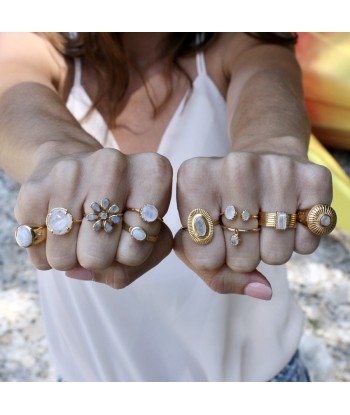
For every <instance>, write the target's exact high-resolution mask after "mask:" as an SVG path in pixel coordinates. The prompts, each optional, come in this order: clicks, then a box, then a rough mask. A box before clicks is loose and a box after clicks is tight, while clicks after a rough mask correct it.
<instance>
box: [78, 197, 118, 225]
mask: <svg viewBox="0 0 350 415" xmlns="http://www.w3.org/2000/svg"><path fill="white" fill-rule="evenodd" d="M90 207H91V209H92V212H91V213H85V215H84V217H85V218H86V219H87V220H88V221H89V222H94V224H93V226H92V229H93V230H94V231H96V232H98V231H100V230H101V229H103V230H104V231H105V232H107V233H110V232H112V230H113V227H114V225H117V224H118V223H120V222H121V221H122V217H123V213H120V208H119V206H118V205H116V204H112V205H111V203H110V201H109V199H107V198H104V199H102V200H101V202H100V203H97V202H92V203H91V205H90Z"/></svg>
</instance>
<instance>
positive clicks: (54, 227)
mask: <svg viewBox="0 0 350 415" xmlns="http://www.w3.org/2000/svg"><path fill="white" fill-rule="evenodd" d="M72 225H73V217H72V215H71V214H70V213H69V212H67V210H66V209H63V208H55V209H52V210H51V213H50V214H49V215H48V216H47V227H48V229H49V231H50V232H52V233H53V234H54V235H65V234H66V233H68V232H69V231H70V230H71V228H72Z"/></svg>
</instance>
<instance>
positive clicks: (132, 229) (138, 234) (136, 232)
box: [122, 222, 158, 242]
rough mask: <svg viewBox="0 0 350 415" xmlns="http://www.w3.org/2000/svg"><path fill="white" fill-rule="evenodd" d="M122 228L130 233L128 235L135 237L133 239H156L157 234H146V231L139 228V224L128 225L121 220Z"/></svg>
mask: <svg viewBox="0 0 350 415" xmlns="http://www.w3.org/2000/svg"><path fill="white" fill-rule="evenodd" d="M122 227H123V229H124V230H125V231H128V232H129V233H130V236H131V237H132V238H133V239H135V241H138V242H143V241H148V242H156V241H157V239H158V236H153V235H148V234H147V233H146V231H145V230H144V229H143V228H141V227H140V226H130V225H129V224H128V223H126V222H123V225H122Z"/></svg>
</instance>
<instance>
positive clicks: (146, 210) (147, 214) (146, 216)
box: [140, 204, 158, 222]
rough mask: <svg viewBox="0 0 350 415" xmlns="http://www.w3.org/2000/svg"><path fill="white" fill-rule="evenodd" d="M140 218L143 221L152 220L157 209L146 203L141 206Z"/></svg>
mask: <svg viewBox="0 0 350 415" xmlns="http://www.w3.org/2000/svg"><path fill="white" fill-rule="evenodd" d="M140 214H141V218H142V219H143V220H144V221H145V222H154V221H155V220H157V218H158V209H157V208H156V207H155V206H153V205H150V204H146V205H144V206H142V208H141V212H140Z"/></svg>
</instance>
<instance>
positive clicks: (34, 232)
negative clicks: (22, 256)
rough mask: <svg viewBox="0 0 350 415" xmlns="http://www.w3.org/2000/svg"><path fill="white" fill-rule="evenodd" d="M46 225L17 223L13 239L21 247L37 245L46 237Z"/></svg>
mask: <svg viewBox="0 0 350 415" xmlns="http://www.w3.org/2000/svg"><path fill="white" fill-rule="evenodd" d="M46 233H47V232H46V226H45V225H43V226H30V225H19V226H17V228H16V230H15V239H16V242H17V244H18V245H19V246H20V247H21V248H29V247H30V246H34V245H38V244H40V243H41V242H43V241H45V239H46Z"/></svg>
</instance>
